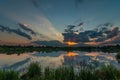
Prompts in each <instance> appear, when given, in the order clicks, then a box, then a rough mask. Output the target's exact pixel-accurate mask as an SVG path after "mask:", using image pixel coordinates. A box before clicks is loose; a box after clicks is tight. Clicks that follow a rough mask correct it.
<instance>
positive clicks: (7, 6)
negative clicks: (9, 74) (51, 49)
mask: <svg viewBox="0 0 120 80" xmlns="http://www.w3.org/2000/svg"><path fill="white" fill-rule="evenodd" d="M119 21H120V0H0V41H1V42H3V41H4V42H11V43H28V42H31V41H37V40H40V41H42V40H47V41H48V40H58V41H61V42H62V41H64V36H63V35H62V33H63V32H64V30H65V29H66V26H67V25H78V24H79V23H80V22H83V23H84V24H83V25H82V27H83V32H84V31H87V30H93V29H95V28H96V27H97V26H98V25H99V24H104V23H111V24H114V27H119V26H120V22H119ZM1 26H2V27H1ZM24 27H26V28H24ZM112 27H113V26H112ZM111 32H112V31H111ZM115 36H118V35H115ZM111 38H112V37H111ZM90 39H91V38H90ZM92 39H93V38H92ZM97 39H98V37H97ZM109 39H110V38H109ZM109 39H107V38H105V40H104V42H106V40H109ZM112 39H113V38H112ZM89 41H90V40H89ZM89 41H88V42H89ZM88 44H89V43H88Z"/></svg>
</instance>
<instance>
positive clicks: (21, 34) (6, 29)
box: [0, 25, 32, 40]
mask: <svg viewBox="0 0 120 80" xmlns="http://www.w3.org/2000/svg"><path fill="white" fill-rule="evenodd" d="M0 31H2V32H4V31H7V32H9V33H15V34H17V35H20V36H22V37H25V38H27V39H29V40H31V39H32V37H31V36H30V35H28V34H26V33H24V32H22V31H21V30H20V29H10V28H9V27H5V26H2V25H0Z"/></svg>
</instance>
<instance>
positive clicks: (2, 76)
mask: <svg viewBox="0 0 120 80" xmlns="http://www.w3.org/2000/svg"><path fill="white" fill-rule="evenodd" d="M0 80H20V78H19V75H18V73H17V72H15V71H0Z"/></svg>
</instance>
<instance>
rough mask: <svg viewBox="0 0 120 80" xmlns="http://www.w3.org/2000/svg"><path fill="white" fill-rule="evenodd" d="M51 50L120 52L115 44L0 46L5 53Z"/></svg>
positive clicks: (119, 47) (0, 50)
mask: <svg viewBox="0 0 120 80" xmlns="http://www.w3.org/2000/svg"><path fill="white" fill-rule="evenodd" d="M33 51H37V52H46V53H48V52H53V51H56V52H57V51H86V52H91V51H98V52H100V51H102V52H106V53H114V52H116V53H117V52H120V45H115V46H112V45H111V46H102V47H100V46H97V47H96V46H85V47H69V46H68V47H52V46H46V47H40V46H6V45H4V46H0V53H6V54H14V53H15V54H21V53H24V52H33Z"/></svg>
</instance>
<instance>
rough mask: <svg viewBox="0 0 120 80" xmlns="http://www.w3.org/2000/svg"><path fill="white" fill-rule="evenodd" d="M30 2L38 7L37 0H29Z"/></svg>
mask: <svg viewBox="0 0 120 80" xmlns="http://www.w3.org/2000/svg"><path fill="white" fill-rule="evenodd" d="M31 2H32V4H33V5H34V6H35V7H36V8H38V7H39V5H38V3H37V0H31Z"/></svg>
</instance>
